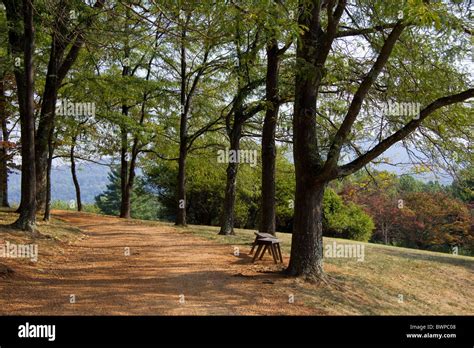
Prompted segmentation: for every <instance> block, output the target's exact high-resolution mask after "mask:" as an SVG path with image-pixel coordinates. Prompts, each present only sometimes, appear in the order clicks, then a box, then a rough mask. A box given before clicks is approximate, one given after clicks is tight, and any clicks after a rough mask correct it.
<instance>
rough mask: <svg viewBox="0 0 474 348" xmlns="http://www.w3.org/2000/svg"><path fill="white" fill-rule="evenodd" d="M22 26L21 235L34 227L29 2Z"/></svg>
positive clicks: (18, 223)
mask: <svg viewBox="0 0 474 348" xmlns="http://www.w3.org/2000/svg"><path fill="white" fill-rule="evenodd" d="M23 22H24V33H25V34H24V40H25V41H24V62H23V64H24V74H22V75H23V77H24V79H25V80H24V83H23V81H17V86H18V89H21V86H24V93H23V96H24V99H23V100H22V99H21V97H20V98H19V103H22V102H23V112H20V119H21V143H22V147H21V157H22V158H21V175H22V182H23V185H22V192H21V196H22V205H21V208H22V209H21V211H20V216H19V218H18V220H17V221H16V222H14V224H13V226H14V227H16V228H19V229H21V230H23V231H29V232H35V226H36V166H35V119H34V68H33V53H34V35H35V34H34V26H33V5H32V0H24V1H23Z"/></svg>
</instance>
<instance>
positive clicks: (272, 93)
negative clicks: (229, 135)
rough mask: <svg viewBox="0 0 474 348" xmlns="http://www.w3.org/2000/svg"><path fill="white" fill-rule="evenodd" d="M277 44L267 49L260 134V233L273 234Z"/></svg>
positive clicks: (273, 42)
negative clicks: (264, 94) (265, 105)
mask: <svg viewBox="0 0 474 348" xmlns="http://www.w3.org/2000/svg"><path fill="white" fill-rule="evenodd" d="M278 68H279V56H278V43H277V41H276V40H272V41H271V43H270V45H268V47H267V76H266V101H267V104H268V106H267V110H266V113H265V119H264V121H263V132H262V220H261V224H260V231H261V232H266V233H271V234H275V210H276V205H275V160H276V146H275V131H276V125H277V118H278V109H279V103H278V70H279V69H278Z"/></svg>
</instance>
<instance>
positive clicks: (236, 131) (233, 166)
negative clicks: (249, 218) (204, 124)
mask: <svg viewBox="0 0 474 348" xmlns="http://www.w3.org/2000/svg"><path fill="white" fill-rule="evenodd" d="M237 119H239V118H238V117H237ZM241 137H242V124H241V123H240V122H237V121H236V122H235V123H234V128H233V130H232V132H231V136H230V151H232V150H234V151H235V153H238V151H239V149H240V138H241ZM238 169H239V163H238V162H230V161H229V164H228V165H227V179H226V187H225V197H224V207H223V210H222V215H221V229H220V231H219V234H220V235H234V234H235V232H234V217H235V212H234V209H235V198H236V191H237V190H236V184H237V172H238Z"/></svg>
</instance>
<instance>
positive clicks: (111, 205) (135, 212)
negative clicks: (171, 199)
mask: <svg viewBox="0 0 474 348" xmlns="http://www.w3.org/2000/svg"><path fill="white" fill-rule="evenodd" d="M109 181H110V183H109V184H108V185H107V188H106V190H105V191H104V192H103V193H101V194H100V195H98V196H97V197H96V198H95V201H96V205H97V207H98V208H99V209H100V211H101V212H102V213H104V214H107V215H118V214H119V212H120V197H121V194H120V173H119V171H118V170H117V169H113V170H112V171H111V172H110V173H109ZM130 201H131V216H132V217H133V218H135V219H142V220H156V219H157V218H158V217H159V211H160V205H159V203H158V201H157V199H156V198H155V197H154V196H153V195H151V194H150V193H149V192H148V190H147V189H146V187H145V182H144V181H143V179H142V178H141V177H137V178H136V181H135V185H134V189H133V190H132V193H131V199H130Z"/></svg>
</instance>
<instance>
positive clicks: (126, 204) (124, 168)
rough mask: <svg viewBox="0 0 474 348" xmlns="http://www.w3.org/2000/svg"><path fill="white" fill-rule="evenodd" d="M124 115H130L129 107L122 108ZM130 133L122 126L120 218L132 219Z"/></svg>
mask: <svg viewBox="0 0 474 348" xmlns="http://www.w3.org/2000/svg"><path fill="white" fill-rule="evenodd" d="M122 114H123V115H128V107H126V106H123V107H122ZM127 156H128V132H127V130H126V129H125V127H124V126H122V147H121V151H120V191H121V193H122V195H121V197H122V199H121V204H120V217H121V218H124V219H129V218H130V210H131V209H130V190H129V189H128V188H129V185H128V160H127Z"/></svg>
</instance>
